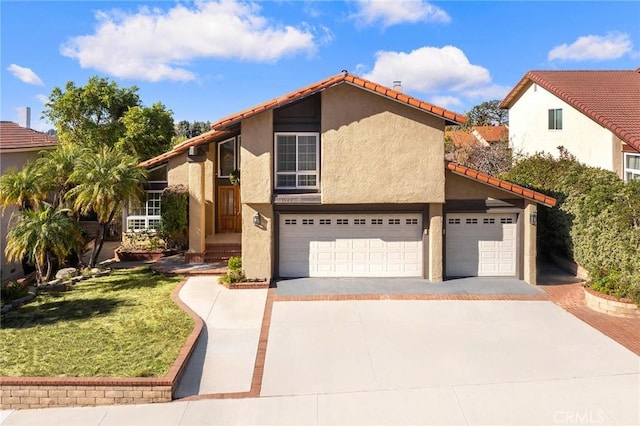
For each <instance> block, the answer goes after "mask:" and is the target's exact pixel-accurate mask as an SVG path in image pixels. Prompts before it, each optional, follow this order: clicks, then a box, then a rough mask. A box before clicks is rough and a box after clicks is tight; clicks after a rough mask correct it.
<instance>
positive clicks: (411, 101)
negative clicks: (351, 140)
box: [211, 71, 467, 130]
mask: <svg viewBox="0 0 640 426" xmlns="http://www.w3.org/2000/svg"><path fill="white" fill-rule="evenodd" d="M342 83H347V84H350V85H352V86H355V87H359V88H362V89H365V90H368V91H370V92H373V93H376V94H378V95H380V96H385V97H387V98H389V99H393V100H394V101H397V102H400V103H402V104H406V105H409V106H411V107H413V108H417V109H419V110H421V111H424V112H427V113H429V114H432V115H435V116H438V117H442V118H444V119H445V120H446V122H447V124H464V123H466V122H467V118H466V117H465V116H463V115H460V114H456V113H455V112H451V111H448V110H446V109H444V108H440V107H438V106H435V105H432V104H430V103H427V102H424V101H421V100H420V99H417V98H414V97H412V96H409V95H405V94H404V93H402V92H398V91H396V90H393V89H390V88H388V87H385V86H382V85H381V84H378V83H374V82H372V81H369V80H366V79H364V78H361V77H357V76H355V75H351V74H349V73H347V72H346V71H343V72H341V73H340V74H337V75H334V76H333V77H329V78H327V79H325V80H321V81H319V82H317V83H313V84H311V85H309V86H306V87H303V88H302V89H298V90H295V91H293V92H290V93H287V94H286V95H284V96H281V97H279V98H275V99H273V100H270V101H267V102H264V103H262V104H260V105H256V106H254V107H251V108H248V109H246V110H244V111H241V112H239V113H236V114H233V115H230V116H228V117H225V118H223V119H222V120H220V121H218V122H216V123H213V124H212V125H211V128H212V129H215V130H221V129H227V128H229V127H230V126H233V125H234V124H237V123H239V122H240V121H242V120H244V119H245V118H248V117H251V116H253V115H256V114H259V113H261V112H263V111H267V110H270V109H273V108H278V107H281V106H284V105H287V104H290V103H292V102H295V101H298V100H300V99H302V98H305V97H307V96H310V95H313V94H316V93H319V92H321V91H323V90H325V89H327V88H329V87H332V86H335V85H337V84H342Z"/></svg>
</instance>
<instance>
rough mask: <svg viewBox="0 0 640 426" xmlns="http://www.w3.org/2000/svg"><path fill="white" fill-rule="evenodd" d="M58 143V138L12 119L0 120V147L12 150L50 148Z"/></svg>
mask: <svg viewBox="0 0 640 426" xmlns="http://www.w3.org/2000/svg"><path fill="white" fill-rule="evenodd" d="M57 144H58V138H56V137H55V136H49V135H47V134H45V133H42V132H38V131H35V130H32V129H27V128H26V127H21V126H20V125H18V124H17V123H14V122H12V121H0V149H2V150H3V151H4V150H12V151H24V150H37V149H44V148H51V147H54V146H56V145H57Z"/></svg>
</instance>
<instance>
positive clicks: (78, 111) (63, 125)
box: [42, 76, 141, 148]
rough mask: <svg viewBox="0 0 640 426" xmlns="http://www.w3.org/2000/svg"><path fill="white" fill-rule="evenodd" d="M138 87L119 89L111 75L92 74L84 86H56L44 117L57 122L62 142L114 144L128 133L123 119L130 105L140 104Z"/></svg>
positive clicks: (96, 144) (71, 82) (90, 145)
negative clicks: (111, 79) (99, 75)
mask: <svg viewBox="0 0 640 426" xmlns="http://www.w3.org/2000/svg"><path fill="white" fill-rule="evenodd" d="M137 91H138V88H137V87H135V86H132V87H128V88H119V87H118V85H117V84H116V83H115V82H113V81H109V79H108V78H101V77H97V76H93V77H91V78H89V81H88V82H87V84H86V85H85V86H80V87H78V86H76V85H75V83H74V82H73V81H69V82H67V84H66V85H65V88H64V90H62V89H60V88H59V87H55V88H54V89H53V91H52V92H51V94H50V95H49V101H48V102H47V103H46V104H45V110H44V111H43V113H42V114H43V116H44V117H46V118H48V119H49V121H51V122H52V123H54V125H55V128H56V131H57V132H58V136H59V138H60V139H61V140H62V141H65V142H70V143H74V144H77V145H80V146H84V147H88V148H97V147H100V146H102V145H106V146H110V147H112V146H115V144H116V142H117V141H118V140H119V139H120V138H121V137H122V136H124V134H125V127H124V125H123V123H122V121H121V118H122V117H123V116H124V114H125V113H126V112H127V111H128V110H129V108H132V107H135V106H140V105H141V102H140V98H139V96H138V94H137Z"/></svg>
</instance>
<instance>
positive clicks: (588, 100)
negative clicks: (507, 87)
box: [500, 68, 640, 151]
mask: <svg viewBox="0 0 640 426" xmlns="http://www.w3.org/2000/svg"><path fill="white" fill-rule="evenodd" d="M534 83H536V84H538V85H539V86H540V87H542V88H544V89H545V90H547V91H549V92H551V93H552V94H553V95H555V96H557V97H558V98H560V99H562V100H563V101H564V102H566V103H568V104H569V105H571V106H572V107H574V108H576V109H577V110H578V111H580V112H581V113H583V114H584V115H586V116H587V117H589V118H590V119H592V120H593V121H595V122H596V123H598V124H600V125H601V126H604V127H606V128H607V129H609V130H611V132H612V133H613V134H615V135H616V136H617V137H619V138H620V139H621V140H622V141H623V142H626V143H627V144H629V145H631V146H632V147H633V148H635V149H636V150H638V151H640V68H639V69H638V70H635V71H529V72H528V73H527V74H525V76H524V77H523V78H522V80H520V81H519V82H518V84H517V85H516V86H515V87H514V88H513V89H512V90H511V92H509V94H508V95H507V97H506V98H504V100H503V101H502V102H501V103H500V108H511V107H512V106H513V104H515V103H516V102H517V101H518V99H519V98H520V96H521V95H522V94H523V93H524V91H525V90H526V89H528V88H529V86H531V85H532V84H534Z"/></svg>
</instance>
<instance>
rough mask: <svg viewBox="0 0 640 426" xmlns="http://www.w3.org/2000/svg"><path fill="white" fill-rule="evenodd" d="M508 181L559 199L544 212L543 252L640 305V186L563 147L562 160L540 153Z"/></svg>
mask: <svg viewBox="0 0 640 426" xmlns="http://www.w3.org/2000/svg"><path fill="white" fill-rule="evenodd" d="M503 177H504V178H505V179H508V180H511V181H513V182H516V183H519V184H520V185H523V186H526V187H529V188H532V189H535V190H538V191H542V192H545V193H548V194H550V195H552V196H553V197H555V198H556V199H557V200H558V204H557V205H556V207H554V208H553V209H540V214H539V217H538V219H539V221H538V223H539V235H538V237H539V246H538V251H539V252H543V253H544V252H555V253H559V254H561V255H564V256H567V257H569V258H572V259H574V260H575V261H576V262H578V263H579V264H580V265H582V266H583V267H584V268H585V269H586V270H587V271H588V273H589V278H590V284H591V285H592V286H593V287H594V288H596V289H597V290H599V291H603V292H605V293H607V294H611V295H614V296H616V297H629V298H631V299H633V300H634V301H635V302H636V303H639V304H640V273H639V272H640V256H639V253H640V226H638V225H639V224H640V221H639V219H640V183H636V182H629V183H626V184H625V183H624V182H622V181H621V180H620V179H619V178H618V176H616V175H615V174H614V173H612V172H608V171H606V170H602V169H598V168H593V167H588V166H586V165H584V164H581V163H579V162H578V161H576V159H575V157H573V156H571V155H570V154H569V153H568V152H567V151H566V150H564V149H562V148H561V149H560V156H559V158H553V157H552V156H551V155H550V154H536V155H534V156H532V157H530V158H527V159H525V160H522V161H520V162H519V163H517V164H516V165H515V166H514V167H513V168H512V169H511V170H510V171H509V172H508V173H506V174H504V175H503Z"/></svg>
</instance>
